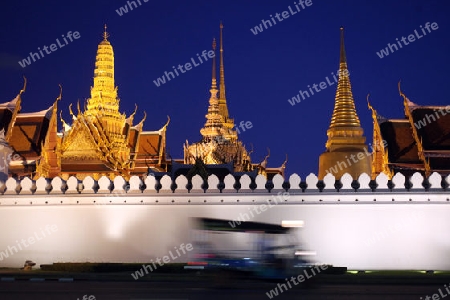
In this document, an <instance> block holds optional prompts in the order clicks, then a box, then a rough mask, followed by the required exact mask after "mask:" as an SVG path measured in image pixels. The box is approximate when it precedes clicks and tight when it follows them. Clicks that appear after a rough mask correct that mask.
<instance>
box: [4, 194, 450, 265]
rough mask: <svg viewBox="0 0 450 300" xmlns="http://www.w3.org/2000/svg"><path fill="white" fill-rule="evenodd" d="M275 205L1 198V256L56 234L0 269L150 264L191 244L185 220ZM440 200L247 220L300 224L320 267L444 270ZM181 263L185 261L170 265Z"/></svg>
mask: <svg viewBox="0 0 450 300" xmlns="http://www.w3.org/2000/svg"><path fill="white" fill-rule="evenodd" d="M275 197H276V195H274V196H271V195H268V194H238V193H233V194H182V195H181V194H178V195H177V194H161V195H158V194H156V195H143V194H134V195H126V194H125V195H124V196H101V195H59V196H57V195H54V196H52V195H28V196H27V195H19V196H17V195H16V196H14V195H3V196H0V202H1V203H0V227H1V235H0V252H1V251H3V252H5V251H8V247H11V246H16V248H18V247H17V242H16V241H19V242H20V240H21V239H28V238H29V237H32V236H35V235H36V234H37V235H38V236H39V237H40V238H42V236H43V235H42V232H41V228H42V229H43V230H45V226H46V225H53V224H55V225H56V226H57V228H58V230H57V231H56V232H54V233H52V234H51V235H47V236H46V237H44V238H42V239H41V240H39V241H36V242H35V244H33V245H29V246H28V247H23V246H22V248H23V249H22V250H19V252H18V253H15V251H13V252H14V253H13V254H12V255H11V253H8V254H9V257H7V258H6V257H4V256H3V257H2V260H1V261H0V267H21V266H23V263H24V261H25V260H27V259H30V260H33V261H34V262H36V263H37V264H38V265H39V264H49V263H53V262H149V261H150V259H154V258H155V257H162V256H164V255H168V253H169V250H172V249H174V247H178V246H180V244H182V243H188V242H191V236H192V234H190V233H191V230H190V229H189V218H190V217H211V218H220V219H236V218H238V217H239V215H240V214H241V213H245V212H246V213H248V214H249V209H252V208H253V207H254V206H258V207H259V206H260V205H261V204H263V203H267V200H268V199H272V201H273V200H274V198H275ZM448 197H449V194H448V192H447V193H444V192H419V193H395V192H386V193H346V194H342V193H336V192H333V193H326V192H324V193H314V194H304V193H303V194H302V193H300V192H299V193H297V194H290V195H289V196H288V197H285V198H288V199H287V201H284V202H282V203H280V204H278V205H274V206H273V207H272V208H268V209H267V211H265V212H261V213H260V214H257V213H255V212H254V213H253V214H254V216H255V217H254V218H253V219H252V221H258V222H268V223H273V224H280V223H281V221H282V220H304V221H305V227H304V228H303V229H301V231H300V233H301V236H300V238H301V239H302V241H303V242H304V243H305V245H307V246H308V248H309V249H310V250H315V251H317V257H316V259H317V261H318V262H319V263H329V264H333V265H335V266H345V267H348V268H349V269H357V270H370V269H415V270H450V202H448ZM278 198H279V199H280V198H281V199H282V197H281V196H279V197H278ZM222 200H223V202H221V201H222ZM237 200H239V202H237ZM356 200H357V201H356ZM374 200H376V201H374ZM393 200H394V201H393ZM46 201H47V204H46V203H45V202H46ZM61 201H62V202H63V203H61ZM77 201H78V203H77ZM94 201H96V203H97V204H93V202H94ZM110 201H111V203H115V204H111V203H110ZM141 201H142V202H141ZM156 201H158V202H156ZM172 201H173V202H172ZM189 201H190V202H189ZM205 201H206V203H205ZM30 202H32V204H30ZM99 203H103V205H100V204H99ZM119 203H120V204H119ZM8 252H9V251H8ZM172 252H173V251H172ZM173 253H174V252H173ZM186 260H187V256H183V257H180V258H179V259H178V260H176V262H183V261H186Z"/></svg>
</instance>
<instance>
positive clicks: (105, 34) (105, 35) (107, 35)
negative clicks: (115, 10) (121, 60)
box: [103, 24, 109, 41]
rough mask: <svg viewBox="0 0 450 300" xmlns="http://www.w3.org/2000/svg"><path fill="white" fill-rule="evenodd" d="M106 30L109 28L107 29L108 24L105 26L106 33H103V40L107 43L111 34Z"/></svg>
mask: <svg viewBox="0 0 450 300" xmlns="http://www.w3.org/2000/svg"><path fill="white" fill-rule="evenodd" d="M106 28H108V27H107V26H106V24H105V32H103V39H104V40H105V41H107V40H108V38H109V33H108V32H107V31H106Z"/></svg>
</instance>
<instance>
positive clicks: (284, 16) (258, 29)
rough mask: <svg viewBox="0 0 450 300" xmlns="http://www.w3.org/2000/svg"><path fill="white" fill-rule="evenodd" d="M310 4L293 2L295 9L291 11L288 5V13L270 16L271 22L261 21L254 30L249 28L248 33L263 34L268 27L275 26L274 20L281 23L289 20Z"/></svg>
mask: <svg viewBox="0 0 450 300" xmlns="http://www.w3.org/2000/svg"><path fill="white" fill-rule="evenodd" d="M312 4H313V3H312V0H306V1H303V0H300V1H298V3H297V2H294V6H295V9H292V7H291V6H290V5H289V6H288V9H289V11H287V10H285V11H283V12H282V13H281V14H280V13H276V14H275V17H273V16H272V15H270V16H269V17H270V20H272V22H271V21H270V20H264V19H262V20H261V23H260V24H259V25H257V26H255V27H254V28H250V31H251V32H252V33H253V34H254V35H257V34H258V33H261V32H263V31H264V29H269V28H270V27H272V26H275V25H276V24H277V21H276V20H275V18H276V19H277V20H278V22H282V21H284V20H285V19H287V18H289V17H290V16H293V15H296V14H298V13H299V12H300V11H302V10H305V9H306V7H308V6H311V5H312ZM300 7H301V8H300ZM267 25H269V26H267ZM263 26H264V27H263Z"/></svg>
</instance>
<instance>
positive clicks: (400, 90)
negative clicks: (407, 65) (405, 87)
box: [398, 80, 406, 99]
mask: <svg viewBox="0 0 450 300" xmlns="http://www.w3.org/2000/svg"><path fill="white" fill-rule="evenodd" d="M401 82H402V80H399V81H398V93H399V94H400V96H401V97H403V99H405V98H406V96H405V94H403V92H402V87H401Z"/></svg>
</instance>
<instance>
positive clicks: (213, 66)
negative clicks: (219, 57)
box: [211, 39, 217, 93]
mask: <svg viewBox="0 0 450 300" xmlns="http://www.w3.org/2000/svg"><path fill="white" fill-rule="evenodd" d="M212 49H213V51H214V56H213V59H212V83H211V90H216V93H217V79H216V39H213V43H212Z"/></svg>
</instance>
